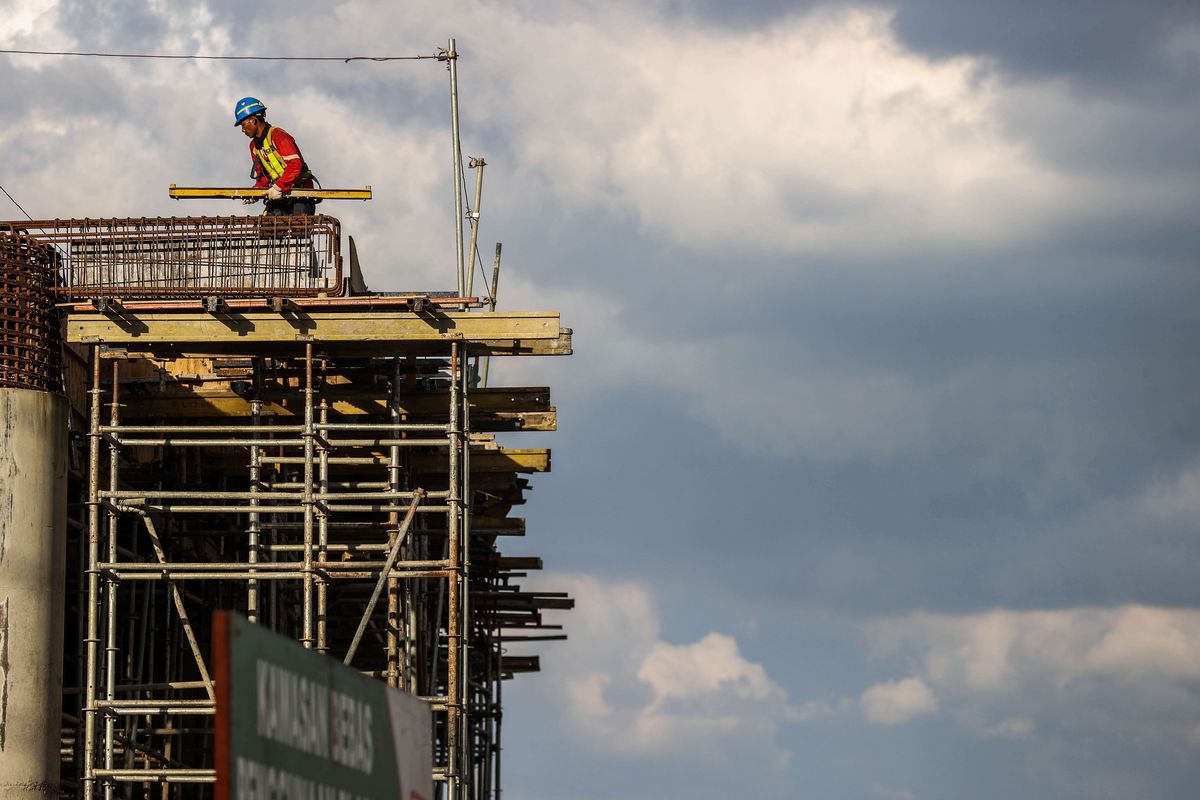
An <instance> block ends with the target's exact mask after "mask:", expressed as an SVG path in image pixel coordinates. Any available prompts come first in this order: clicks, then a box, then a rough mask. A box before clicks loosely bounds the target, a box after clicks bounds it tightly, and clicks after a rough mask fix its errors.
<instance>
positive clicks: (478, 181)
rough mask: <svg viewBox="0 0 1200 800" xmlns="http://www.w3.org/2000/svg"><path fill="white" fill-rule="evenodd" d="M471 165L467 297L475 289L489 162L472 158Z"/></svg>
mask: <svg viewBox="0 0 1200 800" xmlns="http://www.w3.org/2000/svg"><path fill="white" fill-rule="evenodd" d="M470 166H472V167H474V169H475V205H473V206H471V247H470V248H469V249H468V250H467V294H466V296H467V297H471V296H472V294H473V292H474V291H475V289H474V287H475V253H476V252H477V251H478V247H479V211H480V209H481V208H482V206H483V168H484V167H486V166H487V162H486V161H484V160H483V159H482V158H472V159H471V161H470Z"/></svg>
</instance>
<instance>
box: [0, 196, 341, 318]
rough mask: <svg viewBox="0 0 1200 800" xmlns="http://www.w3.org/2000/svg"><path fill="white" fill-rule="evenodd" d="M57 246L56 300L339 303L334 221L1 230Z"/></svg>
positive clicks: (186, 221)
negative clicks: (319, 299)
mask: <svg viewBox="0 0 1200 800" xmlns="http://www.w3.org/2000/svg"><path fill="white" fill-rule="evenodd" d="M0 231H7V232H11V233H13V234H23V235H26V236H28V237H30V238H31V239H33V240H35V241H38V242H41V243H43V244H53V245H57V246H58V248H59V250H60V252H61V255H62V263H61V268H60V269H59V270H58V282H57V285H56V287H55V291H56V292H57V294H58V295H59V296H60V297H63V298H69V299H92V298H99V297H118V298H130V299H135V298H185V299H186V298H199V297H213V296H215V297H285V296H286V297H302V296H317V295H323V294H324V295H332V294H340V293H341V289H342V262H341V226H340V223H339V222H338V220H337V219H336V218H334V217H327V216H311V217H310V216H278V217H248V216H238V217H142V218H122V219H63V220H59V219H56V220H37V221H29V222H4V223H0Z"/></svg>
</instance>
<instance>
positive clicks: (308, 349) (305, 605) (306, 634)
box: [300, 342, 316, 650]
mask: <svg viewBox="0 0 1200 800" xmlns="http://www.w3.org/2000/svg"><path fill="white" fill-rule="evenodd" d="M313 422H314V420H313V346H312V342H307V343H305V345H304V500H303V502H302V504H303V506H304V597H303V600H302V602H301V614H302V615H303V619H302V620H301V623H300V626H301V639H300V641H301V642H302V643H303V644H304V646H305V647H307V648H309V649H310V650H311V649H312V646H313V624H312V623H313V506H314V505H315V503H316V500H315V499H314V498H313V462H314V458H313V455H314V453H313V450H314V445H315V442H314V438H315V437H316V431H315V430H314V429H313Z"/></svg>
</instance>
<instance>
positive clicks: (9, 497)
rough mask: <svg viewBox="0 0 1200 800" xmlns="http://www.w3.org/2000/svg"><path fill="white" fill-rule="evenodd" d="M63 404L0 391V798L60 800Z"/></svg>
mask: <svg viewBox="0 0 1200 800" xmlns="http://www.w3.org/2000/svg"><path fill="white" fill-rule="evenodd" d="M66 481H67V401H66V399H65V398H64V397H62V396H60V395H57V394H51V393H49V392H39V391H32V390H29V389H5V388H0V797H2V798H5V800H57V798H58V794H59V755H58V751H59V732H60V727H61V725H62V673H63V602H64V597H63V595H64V591H65V589H64V580H65V570H66V566H65V560H66V540H67V530H66V496H67V493H66Z"/></svg>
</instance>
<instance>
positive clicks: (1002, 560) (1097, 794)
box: [0, 0, 1200, 800]
mask: <svg viewBox="0 0 1200 800" xmlns="http://www.w3.org/2000/svg"><path fill="white" fill-rule="evenodd" d="M448 36H456V37H457V39H458V43H459V49H460V51H461V54H462V59H461V61H460V70H461V79H462V101H463V137H464V150H465V152H466V153H467V154H469V155H479V156H484V157H486V158H487V161H488V163H489V166H488V168H487V177H486V188H485V199H484V203H483V209H482V211H483V224H482V229H481V230H482V233H481V240H482V241H483V242H484V246H483V250H484V252H485V253H490V252H491V247H492V243H493V242H495V241H497V240H500V241H503V242H504V245H505V250H504V253H505V267H504V274H503V276H502V282H501V296H500V303H501V307H502V308H507V309H556V310H560V311H562V313H563V316H564V323H565V324H566V325H569V326H571V327H573V328H574V329H575V331H576V335H575V344H576V354H575V356H574V357H572V358H570V359H558V360H554V359H546V360H541V361H534V360H528V361H525V362H523V363H506V364H502V365H500V366H498V367H497V369H496V371H495V376H496V379H497V380H498V381H502V382H505V383H512V384H522V383H524V384H542V383H550V384H552V385H553V387H554V392H555V399H556V402H557V404H558V406H559V409H560V431H559V432H558V433H556V434H527V435H526V436H524V437H512V438H511V439H510V440H509V443H510V444H511V445H513V446H552V447H553V448H554V473H553V474H551V475H546V476H540V477H538V478H537V479H536V480H535V488H534V491H533V493H532V496H531V498H530V503H529V505H528V506H527V507H526V509H525V510H526V513H527V516H528V518H529V519H530V536H529V538H528V540H527V541H526V542H522V543H519V544H518V545H517V548H518V549H520V548H521V547H524V548H526V549H527V550H528V551H530V552H534V553H537V554H541V555H543V556H545V558H546V560H547V564H548V566H549V567H550V568H551V569H550V570H548V572H547V574H546V575H545V576H544V577H543V578H542V581H543V582H544V585H545V586H547V587H549V588H560V589H562V588H565V589H569V590H570V591H571V592H572V593H573V594H574V596H575V597H577V598H578V609H577V610H576V611H575V612H572V613H571V614H569V615H564V619H563V621H564V622H565V623H566V624H567V625H568V626H569V629H570V633H571V635H572V639H571V641H570V642H568V643H566V644H561V645H557V646H553V647H550V648H546V650H545V653H544V656H543V665H544V673H543V674H542V675H541V676H537V677H532V678H527V679H524V680H520V681H518V682H516V683H515V684H511V685H509V686H508V687H507V694H506V696H507V698H508V699H509V701H510V705H509V709H508V712H507V715H506V718H505V722H506V738H505V745H506V751H505V755H506V761H505V786H506V789H507V791H506V796H508V797H512V798H530V800H552V799H553V800H558V799H559V798H581V799H582V800H609V799H610V798H698V799H700V800H709V799H710V798H711V799H712V800H717V798H727V797H731V796H739V797H745V796H755V797H761V798H802V797H803V798H847V799H848V800H875V799H877V798H882V799H883V800H926V799H929V800H934V799H935V798H936V799H941V800H957V799H958V798H964V797H970V798H978V799H979V800H989V799H990V798H1012V797H1030V798H1046V799H1047V800H1059V799H1062V800H1067V799H1073V798H1133V797H1136V798H1144V799H1145V800H1156V799H1157V798H1190V797H1194V796H1195V793H1196V788H1195V787H1196V786H1197V785H1198V784H1200V766H1198V765H1200V581H1198V575H1200V536H1198V535H1197V531H1196V521H1197V519H1198V518H1200V424H1197V420H1198V419H1200V356H1198V355H1197V353H1198V352H1200V350H1198V348H1197V344H1196V343H1197V341H1198V340H1200V312H1198V311H1197V301H1198V300H1200V291H1198V290H1200V273H1198V269H1200V264H1198V263H1197V253H1198V252H1200V224H1198V223H1200V220H1198V209H1200V88H1197V87H1200V6H1197V4H1196V3H1195V2H1194V0H1158V2H1131V1H1128V0H1127V1H1126V2H1120V1H1119V0H1091V1H1090V2H1083V0H1059V2H1051V3H1046V2H1033V0H1009V1H1008V2H1000V1H999V0H896V1H895V2H891V3H888V2H883V3H868V2H864V3H851V2H828V3H816V2H814V3H806V2H801V1H800V0H796V1H795V2H784V1H782V0H759V1H757V2H754V1H751V2H742V3H737V4H734V3H723V2H717V1H716V0H642V2H633V0H608V1H607V2H593V3H578V2H577V3H567V2H550V0H542V1H541V2H534V1H533V0H525V1H524V2H509V3H501V2H483V1H482V0H481V1H479V2H459V3H449V4H444V3H438V4H433V3H426V2H412V3H403V4H401V3H386V4H385V3H368V2H337V1H336V0H333V1H330V0H325V1H324V2H312V0H294V1H293V2H290V3H274V2H257V3H243V2H233V1H232V0H209V2H196V3H190V4H187V6H186V7H184V6H182V4H170V3H167V2H165V0H157V1H156V2H127V1H125V0H107V1H106V2H102V3H101V2H71V3H62V4H59V3H55V2H53V1H52V0H0V48H35V49H63V50H75V49H87V50H124V51H134V52H172V53H213V54H250V55H358V54H363V55H392V54H400V55H407V54H417V53H432V52H434V51H435V50H436V49H437V47H439V46H443V45H444V44H445V40H446V38H447V37H448ZM446 90H447V80H446V73H445V70H444V66H443V65H439V64H437V63H435V62H399V63H387V64H374V63H364V62H356V63H353V64H340V63H333V64H294V65H284V66H280V65H278V64H272V65H263V64H248V63H228V62H161V61H156V62H144V61H140V62H139V61H98V60H83V59H66V58H32V57H19V56H3V57H0V109H3V113H2V114H0V182H2V183H3V185H4V186H5V187H6V188H7V189H8V190H9V191H10V192H11V193H13V195H14V196H15V197H16V198H17V199H18V200H20V201H21V203H22V204H23V205H24V206H25V208H26V209H27V210H28V211H29V212H30V213H31V214H32V215H34V216H35V217H54V216H61V217H66V216H72V215H77V216H84V215H89V216H101V215H114V216H121V215H138V216H140V215H150V214H171V213H238V212H239V211H240V207H237V208H235V207H230V206H228V205H226V204H222V203H209V204H193V205H189V206H186V207H184V206H182V205H179V204H177V203H174V201H171V200H168V199H167V198H166V187H167V185H168V184H170V183H178V184H181V185H185V184H193V185H196V184H201V185H205V184H207V185H214V184H218V185H219V184H226V185H240V184H241V183H242V182H243V180H244V179H245V174H246V170H247V163H246V162H247V157H246V145H245V140H244V138H243V137H242V136H241V134H240V133H239V132H238V131H236V130H234V129H233V128H232V127H231V126H230V111H231V108H232V105H233V103H234V101H235V100H236V99H237V98H239V97H241V96H243V95H247V94H253V95H257V96H259V97H262V98H263V99H264V100H265V101H266V103H267V105H268V106H270V108H271V117H272V119H273V121H275V122H276V123H278V124H280V125H282V126H283V127H285V128H287V129H288V130H289V131H291V132H292V133H294V134H295V135H296V137H297V139H298V140H299V142H300V144H301V146H302V148H303V150H304V152H305V155H306V156H307V158H308V160H309V161H310V162H311V164H312V165H313V168H314V169H315V171H316V172H317V174H318V175H319V177H321V179H322V180H323V182H324V184H325V185H326V186H339V187H355V186H362V185H364V184H372V185H373V186H374V187H375V189H376V197H377V199H376V200H374V201H373V202H372V203H370V204H363V205H345V206H342V207H339V209H337V212H336V213H338V214H339V215H340V216H341V218H342V220H343V223H344V225H345V227H346V229H348V230H349V231H350V232H352V233H354V235H355V238H356V239H357V240H358V242H359V245H360V251H361V253H362V259H363V262H364V266H365V269H366V272H367V279H368V281H369V282H370V283H371V284H372V285H373V286H377V287H381V288H389V289H420V288H447V287H449V286H450V285H452V282H453V277H452V275H453V266H452V262H453V232H452V216H453V213H452V208H453V206H452V195H451V185H452V184H451V181H452V176H451V169H450V150H449V144H448V139H449V132H448V110H447V96H446V95H447V92H446ZM0 203H7V201H6V200H3V199H2V198H0ZM16 216H19V212H17V211H16V209H14V208H11V207H9V208H6V209H3V210H0V217H16ZM1193 337H1197V338H1193Z"/></svg>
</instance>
